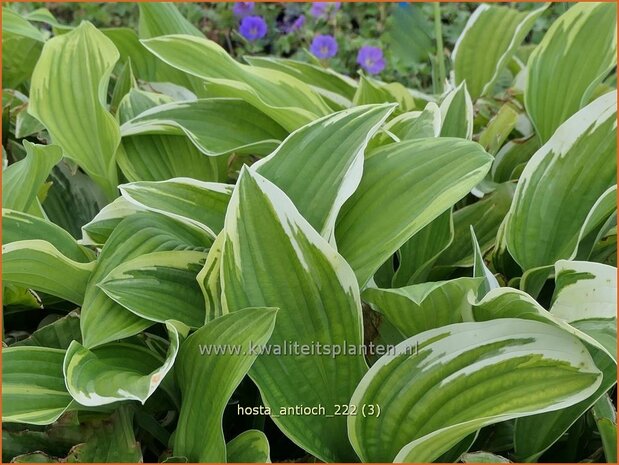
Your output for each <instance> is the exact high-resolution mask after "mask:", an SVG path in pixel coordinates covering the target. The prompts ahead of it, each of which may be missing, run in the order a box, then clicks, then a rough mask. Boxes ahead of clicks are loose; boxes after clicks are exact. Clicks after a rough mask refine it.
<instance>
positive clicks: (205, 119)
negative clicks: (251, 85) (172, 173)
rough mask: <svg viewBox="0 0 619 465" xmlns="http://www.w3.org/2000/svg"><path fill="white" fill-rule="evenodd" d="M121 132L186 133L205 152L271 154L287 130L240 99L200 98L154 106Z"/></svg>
mask: <svg viewBox="0 0 619 465" xmlns="http://www.w3.org/2000/svg"><path fill="white" fill-rule="evenodd" d="M120 130H121V135H122V136H123V137H126V136H134V135H140V134H163V135H185V136H187V137H188V138H189V140H190V141H191V142H192V143H193V144H194V145H195V146H196V147H197V148H198V149H199V150H200V151H201V152H202V153H203V154H205V155H208V156H219V155H225V154H229V153H232V152H236V153H239V154H255V155H267V154H269V153H270V152H271V151H273V150H274V149H275V148H276V147H277V146H278V145H279V143H280V141H282V140H283V139H284V138H285V137H286V136H287V132H286V131H285V130H284V129H283V128H282V127H281V126H280V125H279V124H277V123H276V122H275V121H273V120H272V119H270V118H269V117H267V116H266V115H265V114H264V113H262V112H261V111H259V110H257V109H256V108H254V107H253V106H251V105H249V104H248V103H246V102H244V101H243V100H239V99H226V98H216V99H200V100H195V101H192V102H171V103H167V104H164V105H159V106H156V107H153V108H150V109H148V110H146V111H144V112H142V113H139V114H138V115H137V116H136V117H134V118H132V119H130V120H129V121H127V122H125V123H124V124H123V125H122V126H121V128H120Z"/></svg>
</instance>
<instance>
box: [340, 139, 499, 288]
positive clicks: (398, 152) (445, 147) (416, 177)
mask: <svg viewBox="0 0 619 465" xmlns="http://www.w3.org/2000/svg"><path fill="white" fill-rule="evenodd" d="M491 162H492V158H491V157H490V155H488V154H487V153H486V152H485V151H484V150H483V149H482V148H481V146H480V145H479V144H477V143H474V142H469V141H466V140H461V139H452V138H428V139H415V140H411V141H405V142H401V143H399V144H390V145H387V146H385V147H383V148H381V149H379V150H377V151H375V152H373V153H372V155H371V156H370V157H369V158H368V159H366V160H365V167H364V173H363V178H362V179H361V183H360V184H359V188H358V189H357V190H356V192H355V193H354V194H353V195H352V196H351V198H350V199H348V201H347V202H346V203H345V204H344V206H343V208H342V211H341V213H340V215H339V217H338V220H337V225H336V233H335V237H336V242H337V245H338V250H339V252H340V253H341V254H342V256H344V258H346V260H347V261H348V263H350V266H351V267H352V268H353V270H355V274H356V275H357V280H358V282H359V284H360V285H361V286H363V285H365V283H366V282H367V281H368V279H369V278H370V277H371V276H372V275H373V274H374V272H375V271H376V270H377V269H378V267H379V266H380V265H381V264H382V263H384V262H385V260H387V259H388V258H389V257H390V256H391V255H392V254H393V253H394V252H395V251H396V250H398V248H400V246H402V244H404V243H405V242H406V241H407V240H408V239H409V238H410V237H411V236H413V235H414V234H415V233H416V232H417V231H419V230H420V229H421V228H423V227H424V226H426V225H427V224H429V223H430V222H431V221H432V220H434V219H435V218H437V217H438V216H439V215H440V214H441V213H443V212H444V211H445V210H447V209H448V208H450V207H451V206H452V205H454V204H455V203H456V202H457V201H458V200H460V199H461V198H462V197H464V196H465V195H466V194H467V193H468V192H469V191H470V190H471V189H472V188H473V187H474V186H475V185H477V183H479V182H480V181H481V180H482V179H483V178H484V176H485V175H486V173H487V172H488V170H489V169H490V164H491Z"/></svg>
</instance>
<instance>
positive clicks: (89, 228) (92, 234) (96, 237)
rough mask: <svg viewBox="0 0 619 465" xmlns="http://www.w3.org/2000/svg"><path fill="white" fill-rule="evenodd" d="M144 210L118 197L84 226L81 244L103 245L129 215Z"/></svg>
mask: <svg viewBox="0 0 619 465" xmlns="http://www.w3.org/2000/svg"><path fill="white" fill-rule="evenodd" d="M138 211H144V209H143V208H141V207H138V206H136V205H134V204H132V203H131V202H129V201H128V200H126V199H125V198H123V197H118V198H117V199H116V200H114V201H113V202H112V203H109V204H108V205H106V206H105V207H103V208H102V209H101V211H100V212H99V213H97V215H96V216H95V217H94V218H93V219H92V220H90V221H89V222H88V223H86V224H85V225H84V226H82V239H81V241H80V243H81V244H84V245H95V246H102V245H103V244H105V242H106V241H107V239H108V238H109V237H110V235H111V234H112V232H113V231H114V229H115V228H116V226H118V224H119V223H120V222H121V221H122V220H123V219H124V218H126V217H127V216H130V215H133V214H134V213H137V212H138Z"/></svg>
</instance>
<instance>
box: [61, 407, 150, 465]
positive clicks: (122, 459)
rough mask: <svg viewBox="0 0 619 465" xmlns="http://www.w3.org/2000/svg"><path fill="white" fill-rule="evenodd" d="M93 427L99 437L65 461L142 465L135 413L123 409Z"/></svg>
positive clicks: (127, 408)
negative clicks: (136, 434) (134, 421)
mask: <svg viewBox="0 0 619 465" xmlns="http://www.w3.org/2000/svg"><path fill="white" fill-rule="evenodd" d="M90 427H91V428H93V429H94V430H95V431H96V433H95V434H93V435H92V436H90V438H89V439H88V440H87V441H86V442H84V443H82V444H78V445H77V446H75V447H74V448H73V449H71V451H70V453H69V455H68V456H67V458H66V459H65V460H63V461H66V462H69V463H71V462H73V463H111V462H117V463H141V462H142V461H143V458H142V449H141V448H140V443H139V442H137V441H136V439H135V434H134V432H133V411H132V410H131V408H130V407H129V406H122V407H120V408H119V409H118V410H116V411H115V412H114V413H113V414H112V415H110V416H108V417H106V418H103V419H96V420H94V421H92V422H91V424H90Z"/></svg>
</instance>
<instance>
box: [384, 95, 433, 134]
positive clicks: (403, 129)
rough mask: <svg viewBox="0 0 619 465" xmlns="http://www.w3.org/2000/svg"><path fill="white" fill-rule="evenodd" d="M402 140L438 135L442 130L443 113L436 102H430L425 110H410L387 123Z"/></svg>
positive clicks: (388, 128)
mask: <svg viewBox="0 0 619 465" xmlns="http://www.w3.org/2000/svg"><path fill="white" fill-rule="evenodd" d="M385 131H389V132H390V133H391V134H393V135H394V136H396V137H397V138H398V139H399V140H400V141H403V140H410V139H422V138H424V137H438V136H439V134H440V132H441V113H440V109H439V107H438V106H437V105H436V103H434V102H429V103H428V104H427V105H426V107H425V108H424V109H423V111H410V112H408V113H403V114H401V115H400V116H397V117H395V118H393V119H392V120H391V121H389V123H388V124H386V125H385Z"/></svg>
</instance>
